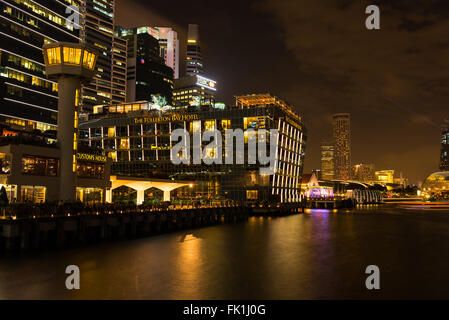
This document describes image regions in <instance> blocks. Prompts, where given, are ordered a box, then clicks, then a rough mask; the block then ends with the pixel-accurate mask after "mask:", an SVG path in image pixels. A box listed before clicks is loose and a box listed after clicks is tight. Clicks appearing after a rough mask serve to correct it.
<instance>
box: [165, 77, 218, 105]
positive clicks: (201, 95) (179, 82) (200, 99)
mask: <svg viewBox="0 0 449 320" xmlns="http://www.w3.org/2000/svg"><path fill="white" fill-rule="evenodd" d="M216 91H217V83H216V82H215V81H214V80H210V79H207V78H205V77H203V76H200V75H191V76H186V77H182V78H179V79H176V80H175V82H174V91H173V104H174V106H176V107H188V106H192V107H200V106H204V105H208V106H214V105H215V93H216Z"/></svg>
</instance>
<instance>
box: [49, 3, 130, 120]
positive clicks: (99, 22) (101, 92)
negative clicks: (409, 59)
mask: <svg viewBox="0 0 449 320" xmlns="http://www.w3.org/2000/svg"><path fill="white" fill-rule="evenodd" d="M57 2H59V1H57ZM81 12H82V13H84V16H85V19H84V22H83V26H82V30H81V38H82V39H83V40H84V41H85V42H86V43H87V44H89V45H91V46H93V47H94V48H96V49H97V50H98V51H99V52H100V55H99V57H98V61H97V66H96V72H95V76H94V79H93V81H92V82H91V83H90V84H89V85H86V86H84V87H83V88H82V102H81V107H82V111H84V112H91V111H92V109H93V106H94V105H99V104H113V103H123V102H125V101H126V71H127V68H126V41H125V40H124V39H120V38H118V37H115V35H114V17H115V0H101V1H97V0H85V1H84V6H82V7H81Z"/></svg>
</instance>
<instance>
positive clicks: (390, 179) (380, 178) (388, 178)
mask: <svg viewBox="0 0 449 320" xmlns="http://www.w3.org/2000/svg"><path fill="white" fill-rule="evenodd" d="M376 180H377V181H376V182H377V183H380V184H384V185H385V184H387V183H394V170H380V171H376Z"/></svg>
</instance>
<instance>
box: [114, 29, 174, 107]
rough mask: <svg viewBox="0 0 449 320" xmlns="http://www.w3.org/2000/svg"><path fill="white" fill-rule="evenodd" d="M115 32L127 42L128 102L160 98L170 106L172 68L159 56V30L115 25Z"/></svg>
mask: <svg viewBox="0 0 449 320" xmlns="http://www.w3.org/2000/svg"><path fill="white" fill-rule="evenodd" d="M115 33H116V35H117V36H120V37H122V38H123V39H126V40H127V42H128V73H127V74H128V76H127V88H128V92H127V101H128V102H133V101H153V98H155V99H156V98H157V99H158V100H159V101H161V103H162V104H163V105H167V104H168V105H171V104H172V97H173V69H172V68H170V67H169V66H167V65H166V63H165V61H164V58H163V57H161V55H160V53H161V51H160V46H159V30H158V29H156V28H151V27H147V26H146V27H139V28H131V29H128V28H123V27H116V28H115ZM163 102H165V103H163Z"/></svg>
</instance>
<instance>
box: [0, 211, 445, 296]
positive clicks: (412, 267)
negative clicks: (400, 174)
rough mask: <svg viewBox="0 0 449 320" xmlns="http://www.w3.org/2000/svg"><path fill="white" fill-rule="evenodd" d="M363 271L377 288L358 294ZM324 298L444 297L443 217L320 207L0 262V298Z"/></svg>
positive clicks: (363, 274) (364, 289)
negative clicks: (76, 279)
mask: <svg viewBox="0 0 449 320" xmlns="http://www.w3.org/2000/svg"><path fill="white" fill-rule="evenodd" d="M72 264H74V265H77V266H79V268H80V270H81V290H79V291H76V292H75V291H68V290H67V289H66V288H65V277H66V275H65V267H66V266H67V265H72ZM368 265H377V266H379V268H380V271H381V280H380V282H381V290H378V291H369V290H367V289H366V288H365V279H366V277H367V275H366V274H365V268H366V267H367V266H368ZM329 298H333V299H347V298H356V299H358V298H363V299H365V298H369V299H378V298H384V299H385V298H386V299H388V298H394V299H399V298H446V299H448V298H449V212H443V211H435V212H429V211H405V210H399V209H388V208H382V209H378V210H376V209H372V210H370V211H368V210H364V211H362V210H358V211H350V212H349V211H343V212H338V213H337V212H329V211H324V210H322V211H313V212H310V213H307V214H302V215H296V216H290V217H285V218H276V219H270V218H251V219H250V220H249V221H248V222H247V223H242V224H236V225H223V226H215V227H209V228H203V229H197V230H193V231H188V232H179V233H173V234H167V235H162V236H156V237H150V238H145V239H140V240H134V241H126V242H120V243H108V244H101V245H95V246H91V247H87V248H77V249H69V250H65V251H59V252H46V253H40V254H28V255H24V256H20V257H8V258H6V257H3V258H0V299H329Z"/></svg>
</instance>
